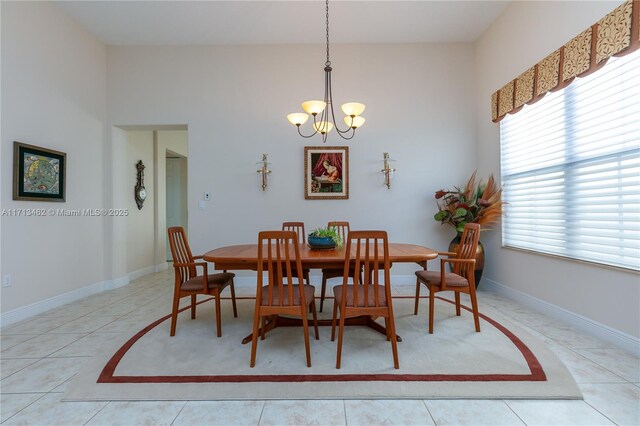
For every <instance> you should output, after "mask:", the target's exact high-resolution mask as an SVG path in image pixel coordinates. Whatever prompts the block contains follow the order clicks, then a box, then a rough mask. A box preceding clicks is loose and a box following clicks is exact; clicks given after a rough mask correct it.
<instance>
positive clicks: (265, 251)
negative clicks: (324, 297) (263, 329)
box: [256, 231, 306, 306]
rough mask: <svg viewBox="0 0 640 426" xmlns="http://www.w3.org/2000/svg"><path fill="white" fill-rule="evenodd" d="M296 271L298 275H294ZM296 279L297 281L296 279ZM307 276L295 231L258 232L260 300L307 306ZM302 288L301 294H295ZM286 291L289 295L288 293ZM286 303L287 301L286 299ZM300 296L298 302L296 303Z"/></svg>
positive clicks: (281, 304) (277, 303) (270, 302)
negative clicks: (305, 291)
mask: <svg viewBox="0 0 640 426" xmlns="http://www.w3.org/2000/svg"><path fill="white" fill-rule="evenodd" d="M265 273H266V276H267V283H268V284H267V285H268V287H267V290H266V291H267V292H268V295H267V298H266V303H264V298H263V295H262V292H263V288H262V287H263V286H264V276H265ZM296 274H297V276H295V275H296ZM294 280H295V281H296V282H295V283H294ZM303 285H304V277H303V272H302V263H301V262H300V247H299V245H298V235H297V234H296V232H295V231H262V232H260V233H258V289H257V296H256V297H257V300H262V301H263V303H262V306H298V305H301V306H306V305H305V297H304V288H303ZM294 292H299V293H298V294H299V295H300V297H299V298H298V297H294ZM285 293H286V295H287V296H286V297H285ZM285 299H286V300H287V303H286V304H285V303H284V300H285ZM295 300H299V301H300V302H299V304H298V303H294V301H295Z"/></svg>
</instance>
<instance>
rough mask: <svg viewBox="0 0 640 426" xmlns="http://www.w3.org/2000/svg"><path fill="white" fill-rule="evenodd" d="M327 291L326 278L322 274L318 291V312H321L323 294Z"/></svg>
mask: <svg viewBox="0 0 640 426" xmlns="http://www.w3.org/2000/svg"><path fill="white" fill-rule="evenodd" d="M326 291H327V276H326V275H325V274H322V289H321V290H320V312H322V305H323V304H324V294H325V292H326Z"/></svg>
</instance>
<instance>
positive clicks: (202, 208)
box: [198, 200, 207, 210]
mask: <svg viewBox="0 0 640 426" xmlns="http://www.w3.org/2000/svg"><path fill="white" fill-rule="evenodd" d="M206 207H207V205H206V204H205V202H204V201H203V200H200V201H198V208H199V209H200V210H204V209H205V208H206Z"/></svg>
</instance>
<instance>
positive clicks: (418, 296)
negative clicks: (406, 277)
mask: <svg viewBox="0 0 640 426" xmlns="http://www.w3.org/2000/svg"><path fill="white" fill-rule="evenodd" d="M419 304H420V278H416V302H415V306H414V308H413V315H418V305H419Z"/></svg>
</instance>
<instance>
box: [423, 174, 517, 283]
mask: <svg viewBox="0 0 640 426" xmlns="http://www.w3.org/2000/svg"><path fill="white" fill-rule="evenodd" d="M435 198H436V203H437V205H438V212H437V213H436V214H435V215H434V216H433V218H434V219H435V220H437V221H438V222H440V223H442V224H447V225H450V226H451V227H453V228H454V229H455V230H456V237H455V238H454V239H453V240H452V241H451V243H450V244H449V251H455V248H456V247H457V245H458V243H459V242H460V236H461V235H462V230H463V229H464V225H465V224H467V223H479V224H480V225H481V226H482V230H485V229H490V227H491V226H492V225H494V224H496V223H497V222H498V221H499V220H500V217H502V207H503V206H504V204H505V203H504V202H503V201H502V189H500V188H498V186H497V185H496V182H495V180H494V178H493V175H490V176H489V180H488V181H487V183H486V184H485V183H482V182H481V181H478V182H476V172H473V174H472V175H471V177H470V178H469V180H468V181H467V183H466V185H464V186H462V187H457V186H456V187H454V188H453V190H448V189H441V190H439V191H437V192H436V193H435ZM483 269H484V247H483V246H482V243H478V250H477V252H476V270H475V279H476V286H478V283H479V282H480V278H482V272H483Z"/></svg>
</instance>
